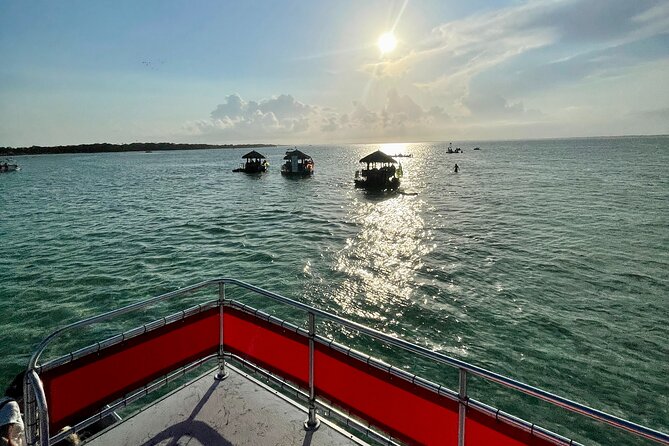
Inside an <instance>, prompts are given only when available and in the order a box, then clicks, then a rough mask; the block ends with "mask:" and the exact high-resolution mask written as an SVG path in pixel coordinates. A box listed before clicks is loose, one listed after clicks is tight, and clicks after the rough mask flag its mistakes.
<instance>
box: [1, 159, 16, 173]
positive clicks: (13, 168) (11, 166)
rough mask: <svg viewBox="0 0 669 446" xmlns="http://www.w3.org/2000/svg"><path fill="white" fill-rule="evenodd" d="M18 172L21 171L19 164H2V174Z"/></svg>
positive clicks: (6, 162) (7, 162)
mask: <svg viewBox="0 0 669 446" xmlns="http://www.w3.org/2000/svg"><path fill="white" fill-rule="evenodd" d="M16 170H19V165H18V164H14V163H12V164H9V161H5V162H3V163H0V172H14V171H16Z"/></svg>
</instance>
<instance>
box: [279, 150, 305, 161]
mask: <svg viewBox="0 0 669 446" xmlns="http://www.w3.org/2000/svg"><path fill="white" fill-rule="evenodd" d="M294 156H296V157H297V158H298V159H301V160H310V159H311V157H310V156H309V155H307V154H306V153H304V152H301V151H299V150H297V149H295V150H289V151H287V152H286V156H284V157H283V159H285V160H289V159H291V158H292V157H294Z"/></svg>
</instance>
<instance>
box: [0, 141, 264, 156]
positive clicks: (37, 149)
mask: <svg viewBox="0 0 669 446" xmlns="http://www.w3.org/2000/svg"><path fill="white" fill-rule="evenodd" d="M258 147H276V144H216V145H212V144H179V143H171V142H133V143H130V144H110V143H97V144H77V145H70V146H51V147H46V146H31V147H0V156H17V155H48V154H56V153H103V152H147V151H151V152H152V151H159V150H202V149H240V148H241V149H245V148H258Z"/></svg>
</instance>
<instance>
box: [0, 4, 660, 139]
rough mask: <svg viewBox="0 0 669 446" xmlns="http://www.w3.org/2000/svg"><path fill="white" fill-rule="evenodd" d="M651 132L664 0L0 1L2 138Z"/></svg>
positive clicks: (655, 128)
mask: <svg viewBox="0 0 669 446" xmlns="http://www.w3.org/2000/svg"><path fill="white" fill-rule="evenodd" d="M388 32H390V33H392V34H393V35H394V37H395V38H396V41H397V45H396V47H395V48H394V50H392V51H389V52H385V53H382V52H381V50H380V48H379V45H378V39H379V36H381V35H382V34H384V33H388ZM667 133H669V1H668V0H530V1H518V0H510V1H503V0H469V1H462V0H435V1H429V0H398V1H391V0H384V1H381V0H365V1H359V0H355V1H354V0H336V1H335V0H327V1H302V0H299V1H298V0H295V1H293V0H283V1H253V0H250V1H243V2H240V1H218V0H217V1H213V0H202V1H186V0H183V1H182V0H178V1H175V0H162V1H157V0H147V1H141V2H138V1H135V0H132V1H126V0H113V1H111V0H110V1H95V2H91V1H90V0H67V1H57V2H56V1H54V2H47V1H36V2H25V1H21V0H0V146H30V145H59V144H83V143H93V142H112V143H128V142H136V141H146V142H157V141H171V142H192V143H211V144H229V143H248V142H264V143H282V144H283V143H285V144H291V143H294V144H297V143H352V142H374V143H381V142H418V141H450V140H485V139H531V138H551V137H576V136H608V135H629V134H637V135H638V134H667Z"/></svg>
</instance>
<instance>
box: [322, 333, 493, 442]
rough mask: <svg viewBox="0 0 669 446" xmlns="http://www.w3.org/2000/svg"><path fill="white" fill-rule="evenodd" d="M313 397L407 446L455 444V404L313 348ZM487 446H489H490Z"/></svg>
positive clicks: (328, 350)
mask: <svg viewBox="0 0 669 446" xmlns="http://www.w3.org/2000/svg"><path fill="white" fill-rule="evenodd" d="M314 367H315V372H314V376H315V382H316V394H317V395H318V396H324V397H325V398H327V399H329V400H331V401H333V402H334V403H335V404H336V405H338V406H341V407H343V408H345V409H347V410H349V411H351V413H353V414H355V415H357V416H359V417H361V418H363V419H365V420H367V421H369V422H370V423H371V424H372V425H374V426H377V427H379V428H381V429H383V430H384V431H386V432H388V433H389V434H391V435H393V436H395V437H397V438H399V439H400V440H404V441H406V442H408V443H410V444H424V445H448V446H451V445H453V446H455V445H457V443H458V404H457V403H456V402H455V401H453V400H451V399H450V398H446V397H444V396H440V395H438V394H436V393H434V392H431V391H429V390H426V389H424V388H422V387H419V386H417V385H415V384H411V383H410V382H408V381H406V380H404V379H402V378H399V377H397V376H394V375H392V374H391V373H388V372H384V371H382V370H379V369H377V368H375V367H372V366H370V365H367V364H365V363H364V362H362V361H360V360H357V359H355V358H351V357H349V356H347V355H344V354H343V353H340V352H338V351H335V350H333V349H331V348H328V347H327V346H325V345H322V344H316V358H315V364H314ZM491 444H492V443H491Z"/></svg>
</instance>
